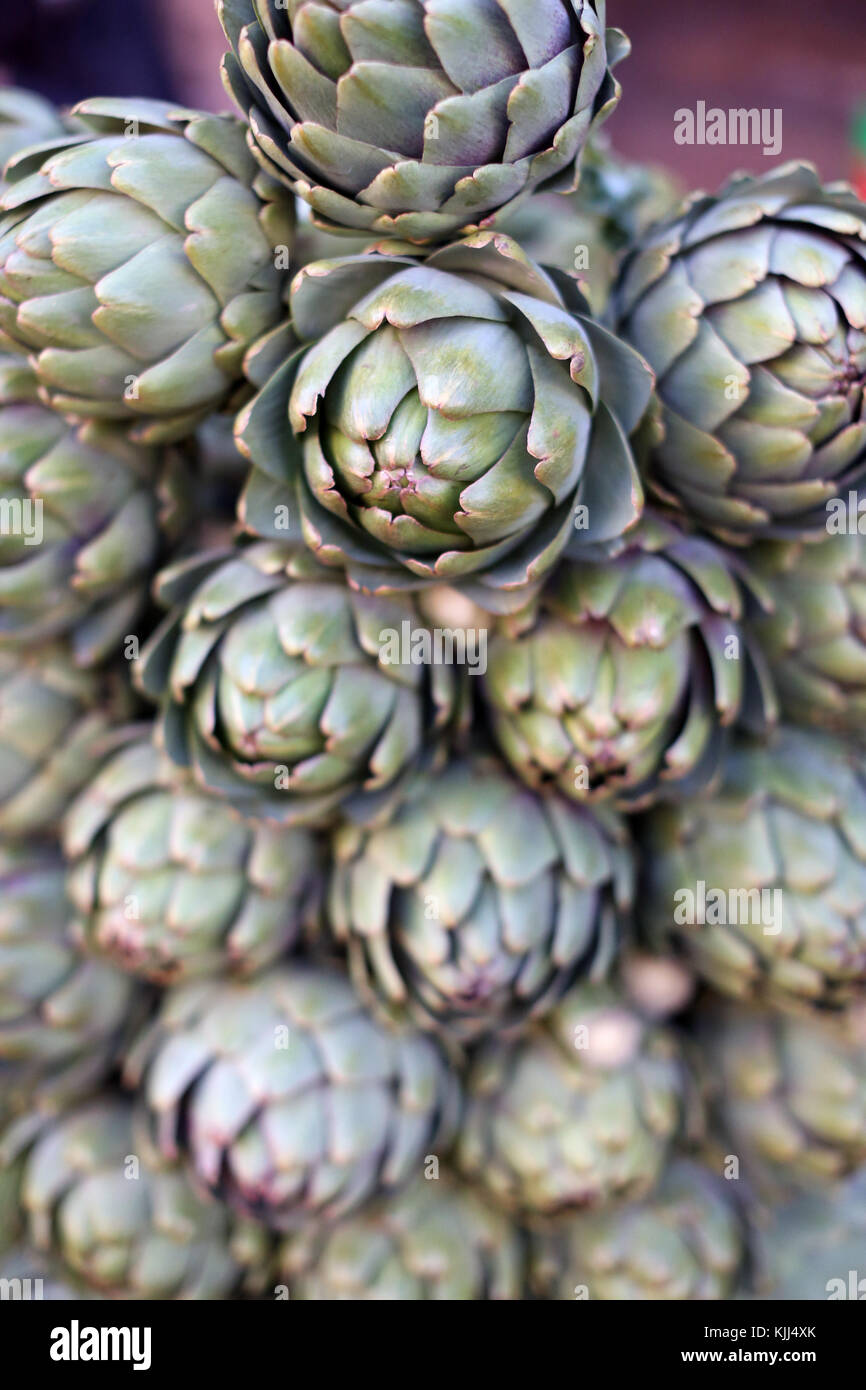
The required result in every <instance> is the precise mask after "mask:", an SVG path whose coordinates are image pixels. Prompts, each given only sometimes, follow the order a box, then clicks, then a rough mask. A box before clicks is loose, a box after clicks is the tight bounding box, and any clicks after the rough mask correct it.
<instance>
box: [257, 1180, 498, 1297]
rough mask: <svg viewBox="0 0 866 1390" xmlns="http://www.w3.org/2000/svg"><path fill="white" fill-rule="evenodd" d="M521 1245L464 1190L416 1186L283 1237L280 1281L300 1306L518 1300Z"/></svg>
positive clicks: (426, 1183) (446, 1183) (444, 1184)
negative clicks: (351, 1214)
mask: <svg viewBox="0 0 866 1390" xmlns="http://www.w3.org/2000/svg"><path fill="white" fill-rule="evenodd" d="M523 1265H524V1254H523V1249H522V1245H521V1240H520V1237H519V1235H518V1233H517V1231H516V1230H515V1229H514V1227H513V1226H512V1225H511V1224H510V1223H509V1221H508V1220H507V1219H506V1218H505V1217H504V1216H503V1215H502V1213H501V1212H497V1211H494V1210H493V1209H492V1208H490V1207H489V1206H487V1205H486V1204H485V1203H484V1202H482V1201H481V1200H480V1199H479V1198H478V1197H477V1196H476V1194H475V1193H474V1192H473V1191H472V1190H471V1189H469V1188H467V1187H464V1186H462V1185H459V1184H457V1183H454V1182H452V1181H450V1180H449V1179H447V1178H444V1179H443V1178H438V1179H437V1180H435V1181H434V1180H432V1179H431V1180H428V1179H426V1178H417V1179H416V1180H415V1182H414V1183H413V1184H412V1186H411V1187H409V1188H407V1190H406V1191H405V1192H402V1193H398V1194H397V1195H396V1196H394V1197H391V1198H389V1199H387V1200H386V1201H383V1202H380V1203H378V1204H374V1205H373V1206H372V1207H370V1208H368V1209H367V1210H365V1211H363V1212H361V1213H360V1214H359V1215H358V1216H355V1217H350V1218H348V1219H347V1220H346V1221H343V1222H341V1223H340V1224H339V1225H337V1226H336V1227H333V1228H331V1229H328V1228H322V1227H316V1228H314V1229H312V1230H310V1231H301V1232H299V1233H298V1234H297V1235H296V1236H294V1237H289V1238H288V1239H287V1240H286V1242H285V1246H284V1249H283V1252H282V1258H281V1274H282V1276H283V1277H284V1278H286V1279H287V1280H288V1281H289V1290H290V1295H291V1297H292V1298H295V1299H301V1300H305V1301H308V1302H309V1301H316V1302H334V1301H346V1300H350V1301H353V1302H361V1301H365V1300H378V1301H387V1302H398V1303H409V1302H416V1301H419V1300H424V1299H427V1300H441V1301H445V1302H452V1303H453V1302H464V1301H467V1300H483V1301H498V1300H503V1299H505V1300H517V1299H520V1298H521V1297H522V1295H523V1272H524V1271H523Z"/></svg>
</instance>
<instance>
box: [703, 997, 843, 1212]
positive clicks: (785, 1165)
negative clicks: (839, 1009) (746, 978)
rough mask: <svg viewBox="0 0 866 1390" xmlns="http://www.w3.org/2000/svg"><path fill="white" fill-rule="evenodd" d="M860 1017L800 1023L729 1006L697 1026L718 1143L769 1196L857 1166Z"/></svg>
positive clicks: (820, 1182)
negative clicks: (735, 1158)
mask: <svg viewBox="0 0 866 1390" xmlns="http://www.w3.org/2000/svg"><path fill="white" fill-rule="evenodd" d="M864 1024H866V1018H863V1017H860V1018H858V1016H857V1012H856V1011H854V1013H853V1014H852V1015H851V1016H849V1017H846V1018H843V1019H840V1020H838V1021H834V1022H830V1021H828V1020H826V1019H821V1020H816V1021H814V1022H813V1021H811V1020H809V1021H807V1020H803V1019H799V1018H797V1019H794V1018H789V1017H785V1016H784V1015H773V1014H768V1013H756V1012H753V1011H751V1010H746V1009H740V1008H737V1007H728V1008H723V1009H717V1010H715V1011H710V1012H708V1013H707V1014H705V1015H704V1016H703V1017H702V1018H701V1019H700V1020H699V1026H698V1032H697V1041H698V1045H699V1056H700V1057H701V1060H702V1064H703V1068H704V1070H705V1073H706V1077H707V1086H708V1089H709V1094H710V1097H711V1099H712V1102H713V1105H714V1108H715V1112H716V1119H717V1123H718V1128H719V1134H720V1137H721V1139H722V1140H723V1142H724V1144H726V1145H728V1146H729V1152H730V1153H731V1154H734V1155H736V1156H737V1157H738V1158H739V1159H740V1162H741V1165H742V1173H743V1175H744V1176H746V1177H747V1178H749V1179H751V1180H752V1181H753V1182H755V1183H756V1184H757V1186H758V1187H759V1188H760V1189H762V1190H763V1191H764V1192H765V1193H766V1194H767V1195H768V1196H769V1197H771V1198H777V1197H778V1196H779V1195H780V1194H781V1195H784V1193H785V1192H786V1190H790V1189H791V1188H797V1187H807V1186H821V1185H823V1184H828V1183H832V1182H835V1181H836V1180H837V1179H839V1178H844V1177H845V1176H846V1175H847V1174H849V1173H853V1172H855V1171H856V1170H857V1169H858V1168H859V1167H861V1166H862V1165H863V1164H864V1163H866V1056H864V1042H866V1026H864Z"/></svg>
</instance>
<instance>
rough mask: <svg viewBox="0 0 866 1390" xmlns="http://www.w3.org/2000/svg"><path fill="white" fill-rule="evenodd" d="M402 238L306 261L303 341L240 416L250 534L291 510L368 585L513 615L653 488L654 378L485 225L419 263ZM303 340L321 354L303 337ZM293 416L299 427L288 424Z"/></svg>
mask: <svg viewBox="0 0 866 1390" xmlns="http://www.w3.org/2000/svg"><path fill="white" fill-rule="evenodd" d="M410 249H411V248H406V247H405V246H404V245H403V244H401V243H393V244H391V245H387V244H386V245H385V247H384V248H382V247H380V248H376V249H374V250H371V251H370V252H368V253H364V254H362V255H359V256H348V257H344V258H342V259H339V260H332V261H322V262H316V263H314V264H312V265H309V266H306V267H304V269H303V270H301V271H300V272H299V273H298V275H297V276H296V277H295V280H294V282H293V285H292V293H291V311H292V326H293V330H294V334H295V336H296V337H297V338H298V339H299V340H300V341H301V346H300V347H299V348H297V349H296V350H295V352H294V353H293V354H291V355H290V356H289V357H288V358H285V356H284V353H283V352H282V340H281V339H278V342H279V343H280V345H281V351H280V354H279V355H277V354H275V352H274V350H273V345H272V344H271V345H268V346H267V347H263V348H261V350H260V353H259V354H258V355H255V354H254V357H256V356H257V360H256V363H255V369H254V370H253V368H252V367H251V372H252V374H253V375H255V376H256V379H257V380H258V379H259V376H260V375H261V376H264V375H265V372H266V368H267V367H269V366H271V365H276V370H275V371H274V372H273V374H272V375H271V376H270V377H269V379H268V380H267V381H266V382H265V384H264V385H263V388H262V390H261V391H260V392H259V394H258V395H257V396H256V397H255V398H254V400H253V401H251V402H250V403H249V405H248V406H246V407H244V409H243V410H242V412H241V414H240V416H239V418H238V426H237V428H238V435H239V443H240V446H241V448H242V449H243V450H244V452H245V453H246V454H247V455H248V456H249V458H250V459H251V460H252V462H253V464H254V466H255V467H254V471H253V474H252V477H251V480H250V485H249V487H248V489H247V492H246V494H245V497H244V499H243V502H242V513H241V514H242V518H243V520H244V521H245V523H246V525H247V527H248V529H249V530H251V531H253V532H255V533H257V534H259V535H262V536H265V537H272V536H273V535H274V516H275V514H276V515H277V516H278V518H280V519H281V511H285V509H286V508H288V509H289V513H290V515H291V518H292V520H293V521H295V522H297V523H298V524H299V525H300V527H301V529H302V531H303V536H304V539H305V541H306V542H307V544H308V545H309V546H310V547H311V548H312V549H313V550H315V551H316V552H317V553H318V555H319V557H320V558H321V559H322V560H323V561H325V562H326V563H327V564H331V565H337V566H342V567H345V569H346V571H347V574H348V578H349V582H350V583H351V584H353V585H354V586H356V587H358V588H362V589H366V590H370V591H373V592H378V591H382V592H390V591H393V590H394V589H401V588H407V587H421V586H423V585H425V584H431V583H435V582H441V583H448V584H452V585H453V584H454V583H455V582H459V583H460V584H461V587H462V588H463V589H464V591H465V592H467V593H468V595H469V597H471V598H475V599H477V601H478V602H479V603H481V604H482V606H485V605H486V606H487V607H500V606H503V605H508V606H510V607H514V605H515V598H514V596H515V594H516V595H517V602H518V603H519V604H522V603H525V601H526V589H527V586H529V585H531V584H532V583H533V582H535V581H537V580H539V579H540V578H541V577H542V576H543V575H544V574H546V573H547V572H548V571H549V570H550V569H551V568H552V567H553V565H554V564H555V563H556V561H557V559H558V558H559V556H560V555H561V553H562V551H563V549H564V547H565V545H566V543H567V541H568V540H569V538H570V537H572V536H578V538H579V539H581V540H583V541H585V542H590V541H601V540H606V539H609V538H611V537H614V536H618V535H620V534H621V533H622V532H623V531H624V530H625V529H626V528H627V527H628V526H630V525H631V524H632V523H633V522H634V521H635V520H636V519H637V517H638V516H639V514H640V510H641V507H642V503H643V494H642V491H641V487H640V482H639V479H638V476H637V472H636V468H635V463H634V459H633V457H632V454H631V449H630V447H629V444H628V440H627V437H626V436H627V435H628V434H630V433H631V432H632V431H633V430H634V428H635V427H636V425H637V424H638V422H639V421H640V419H641V417H642V416H643V414H644V411H645V409H646V406H647V403H648V400H649V396H650V390H651V384H652V375H651V373H650V371H649V369H648V367H647V366H646V363H645V362H643V360H642V359H641V358H640V357H639V356H638V354H637V353H635V352H633V350H632V349H631V348H629V347H627V346H626V345H625V344H623V343H620V342H619V341H618V340H617V339H616V338H614V337H613V335H612V334H610V333H609V332H608V331H607V330H606V329H605V328H603V327H601V325H600V324H597V323H595V322H594V321H593V320H592V319H591V318H590V317H589V316H588V313H587V306H586V304H585V302H584V301H583V299H582V297H581V296H580V294H579V292H578V290H577V288H576V284H575V282H574V281H573V280H571V279H569V277H567V276H565V275H563V274H561V273H559V272H555V271H552V272H550V274H548V273H547V272H545V271H543V270H541V269H540V268H539V267H537V266H535V265H533V263H532V262H531V261H530V260H529V259H528V258H527V257H526V255H525V253H524V252H523V251H522V250H521V248H520V247H519V246H518V245H517V243H516V242H515V241H512V240H511V238H510V237H506V236H504V235H498V234H496V233H493V232H481V233H477V234H475V235H473V236H470V237H467V238H466V239H464V240H463V241H461V242H458V243H455V244H454V245H453V246H448V247H445V248H442V249H440V250H437V251H435V252H434V253H433V254H432V255H430V256H429V257H428V258H427V259H426V260H423V261H422V260H419V259H417V258H416V257H413V256H412V255H410V254H407V252H408V251H409V250H410ZM310 344H312V345H310ZM289 425H291V429H292V431H294V436H295V437H292V435H291V434H290V433H289V428H288V427H289Z"/></svg>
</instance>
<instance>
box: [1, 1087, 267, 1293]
mask: <svg viewBox="0 0 866 1390" xmlns="http://www.w3.org/2000/svg"><path fill="white" fill-rule="evenodd" d="M21 1200H22V1206H23V1208H24V1212H25V1216H26V1219H27V1223H28V1227H29V1233H30V1238H31V1240H32V1242H33V1244H34V1245H35V1246H36V1248H37V1249H42V1250H46V1251H51V1252H53V1253H55V1254H57V1255H59V1256H60V1257H61V1258H62V1260H63V1261H64V1263H65V1264H66V1265H67V1266H68V1267H69V1269H70V1270H71V1271H72V1272H73V1274H75V1275H76V1276H77V1277H78V1278H80V1279H83V1280H84V1281H85V1282H86V1283H87V1284H88V1285H90V1286H92V1287H95V1288H97V1289H104V1290H108V1291H110V1293H111V1296H112V1297H113V1298H128V1299H184V1300H187V1299H218V1298H230V1297H231V1296H232V1295H236V1294H238V1293H239V1292H240V1291H241V1290H242V1289H243V1288H244V1286H245V1283H246V1280H247V1271H246V1270H245V1268H244V1263H243V1261H244V1259H245V1258H246V1257H247V1254H248V1252H249V1250H250V1246H251V1241H250V1234H251V1233H250V1232H248V1231H247V1230H246V1229H244V1230H238V1231H235V1229H234V1227H235V1223H234V1222H233V1219H232V1216H231V1214H230V1213H229V1212H228V1211H227V1210H226V1208H225V1207H224V1206H222V1205H221V1204H220V1203H218V1202H213V1201H210V1200H208V1199H207V1198H205V1197H202V1196H200V1195H199V1194H198V1193H196V1192H195V1191H194V1189H193V1187H192V1185H191V1183H190V1181H189V1178H188V1176H187V1175H186V1173H184V1172H183V1171H182V1170H181V1169H178V1168H172V1167H170V1166H169V1165H167V1164H165V1163H161V1162H160V1160H159V1159H158V1157H157V1156H155V1155H154V1154H153V1153H151V1152H150V1151H149V1150H148V1148H147V1146H143V1145H142V1144H141V1142H140V1139H139V1136H137V1135H136V1133H135V1130H134V1126H133V1122H132V1113H131V1106H130V1105H129V1103H128V1102H127V1101H124V1100H121V1099H119V1098H113V1097H110V1096H109V1097H104V1098H101V1099H99V1100H97V1101H94V1102H91V1103H90V1104H88V1105H84V1106H81V1107H79V1108H78V1109H76V1110H73V1111H72V1112H71V1113H69V1114H68V1115H64V1116H63V1117H62V1118H61V1119H59V1120H58V1121H57V1122H56V1123H55V1124H54V1125H52V1126H51V1127H49V1128H48V1129H47V1130H46V1131H45V1133H44V1134H42V1135H41V1136H40V1137H39V1139H38V1140H37V1141H36V1144H35V1145H34V1147H33V1150H32V1152H31V1153H30V1154H29V1155H28V1157H27V1161H26V1164H25V1168H24V1176H23V1179H22V1190H21ZM258 1239H259V1244H260V1246H261V1249H262V1253H263V1254H266V1252H267V1235H266V1233H265V1232H264V1231H262V1232H261V1233H260V1234H259V1237H258ZM235 1241H236V1243H237V1245H238V1247H239V1248H238V1249H235V1248H234V1243H235Z"/></svg>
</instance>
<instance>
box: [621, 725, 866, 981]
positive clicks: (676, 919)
mask: <svg viewBox="0 0 866 1390" xmlns="http://www.w3.org/2000/svg"><path fill="white" fill-rule="evenodd" d="M864 826H866V765H864V763H863V760H862V758H861V757H860V756H859V755H855V754H854V753H852V752H851V751H850V750H849V749H846V748H845V747H844V746H843V745H841V744H839V743H837V742H836V741H835V740H833V739H831V738H829V737H827V736H824V735H820V734H815V733H807V732H806V731H804V730H796V729H792V728H785V729H783V730H782V731H781V732H780V734H779V736H778V737H777V738H776V739H775V740H774V741H773V742H771V743H770V744H769V745H768V746H762V745H759V744H752V743H748V742H745V743H741V744H739V745H737V746H736V747H735V748H734V749H733V750H732V751H731V753H730V755H729V757H728V759H727V761H726V764H725V769H724V779H723V782H722V785H721V788H720V789H719V791H718V792H717V794H715V795H713V796H710V797H707V796H706V795H702V796H695V797H692V798H690V799H688V800H686V801H684V802H683V803H682V804H681V805H679V806H665V807H660V808H658V809H656V810H655V811H653V812H651V813H650V814H649V816H648V817H647V818H646V823H645V825H644V827H643V831H642V848H643V870H644V883H643V889H642V891H641V893H640V895H639V902H640V904H641V914H640V915H641V922H642V926H643V929H644V932H645V933H646V935H647V937H648V939H649V940H650V941H654V942H658V943H660V942H666V941H673V942H675V943H677V944H678V945H679V946H680V947H681V948H682V949H683V950H684V951H685V952H686V954H687V956H688V957H689V958H690V960H691V961H692V963H693V964H694V966H695V968H696V969H697V971H698V972H699V973H700V974H701V975H702V976H703V977H704V978H705V979H707V980H708V981H709V982H710V983H711V984H712V985H714V986H715V987H716V988H717V989H719V990H721V991H722V993H723V994H729V995H735V996H737V997H739V998H743V999H747V998H755V999H760V1000H763V1001H766V1002H768V1003H771V1004H782V1005H788V1006H790V1005H795V1004H797V1005H800V1006H802V1007H804V1008H805V1007H809V1006H811V1007H814V1008H823V1007H826V1006H839V1005H845V1004H846V1003H848V1002H849V1001H851V1000H853V999H856V998H857V997H862V995H863V993H864V987H866V833H864Z"/></svg>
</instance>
